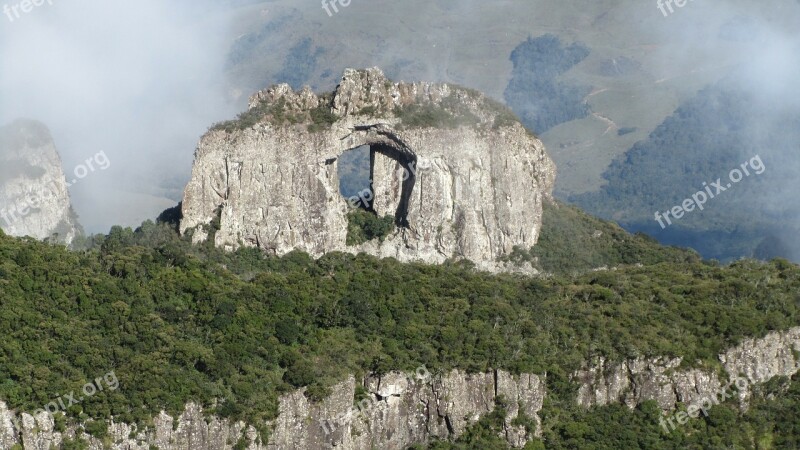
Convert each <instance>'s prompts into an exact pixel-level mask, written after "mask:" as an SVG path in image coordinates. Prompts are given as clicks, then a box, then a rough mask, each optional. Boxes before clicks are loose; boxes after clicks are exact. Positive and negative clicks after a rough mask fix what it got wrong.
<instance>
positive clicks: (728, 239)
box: [570, 74, 800, 260]
mask: <svg viewBox="0 0 800 450" xmlns="http://www.w3.org/2000/svg"><path fill="white" fill-rule="evenodd" d="M742 78H743V76H742V75H740V74H734V75H732V76H730V77H728V78H726V79H724V80H722V81H720V82H718V83H717V84H715V85H712V86H710V87H708V88H706V89H704V90H702V91H700V92H699V93H697V95H696V96H695V97H693V98H691V99H689V100H688V101H686V102H685V103H684V104H683V105H681V106H680V107H679V108H678V109H677V110H676V111H675V113H674V114H673V115H672V116H670V117H668V118H667V119H666V120H665V121H664V122H663V123H662V124H661V125H659V126H658V127H657V128H656V129H655V131H653V133H652V134H651V135H650V136H649V137H648V138H647V139H646V140H644V141H641V142H638V143H636V144H635V145H634V146H633V147H632V148H631V149H630V150H629V151H628V152H627V153H626V154H625V155H624V156H622V157H620V158H619V159H617V160H615V161H614V162H613V163H612V164H611V166H610V167H609V168H608V170H607V171H606V173H605V174H604V177H605V179H606V180H607V181H608V183H607V185H606V186H604V187H603V188H602V189H601V190H600V191H598V192H594V193H589V194H583V195H579V196H575V197H573V198H570V202H573V203H576V204H577V205H579V206H580V207H582V208H584V209H585V210H586V211H588V212H590V213H592V214H596V215H598V216H600V217H604V218H612V219H614V220H615V221H618V222H620V223H621V224H622V225H623V226H624V227H625V229H627V230H631V231H642V232H645V233H648V234H649V235H651V236H654V237H656V238H657V239H658V240H659V241H660V242H662V243H667V244H672V245H681V246H690V247H692V248H694V249H696V250H698V251H699V252H700V253H701V254H702V255H703V256H705V257H707V258H716V259H719V260H730V259H732V258H737V257H739V256H741V255H750V256H757V257H765V258H771V257H786V258H790V259H796V258H797V257H798V255H800V248H798V246H797V244H796V238H795V236H796V235H797V231H798V230H797V226H796V225H795V224H796V223H797V219H798V217H800V204H798V202H797V200H796V198H795V196H794V195H793V194H790V193H792V192H795V191H796V190H797V186H796V178H797V176H796V174H797V172H798V171H799V170H800V167H798V165H797V161H796V158H795V157H794V155H795V154H796V152H797V149H796V147H797V142H798V140H800V108H794V109H793V108H792V107H783V108H781V109H779V110H776V109H775V108H774V105H773V103H772V102H771V101H770V99H769V98H765V97H763V96H759V95H756V94H753V93H751V90H750V89H747V88H745V87H744V86H745V85H746V83H747V81H746V80H743V79H742ZM755 156H758V157H759V158H760V160H761V161H762V162H763V166H764V170H763V171H762V173H760V174H756V173H754V172H753V171H752V170H751V171H750V172H751V174H750V175H749V176H745V177H743V179H742V180H741V181H740V182H738V183H736V184H733V185H732V186H731V187H728V186H727V184H728V183H730V179H729V175H730V171H731V170H734V169H740V166H741V164H742V163H744V162H746V161H749V160H751V159H752V158H753V157H755ZM717 178H721V180H722V185H723V186H722V187H723V188H725V191H724V192H720V193H718V194H719V195H718V196H716V197H714V198H713V199H709V200H708V202H707V203H706V204H705V206H704V209H703V210H702V211H700V210H695V211H693V212H691V213H688V214H686V215H685V216H684V217H682V218H681V219H680V220H676V221H674V223H673V224H672V225H671V226H667V227H666V228H665V229H662V227H661V226H660V225H659V224H658V222H656V221H655V219H654V214H655V212H656V211H660V212H664V211H667V210H668V209H670V208H672V207H673V206H676V205H680V204H681V203H682V202H683V201H684V199H687V198H689V197H691V196H692V194H695V193H696V192H697V191H701V190H703V189H704V184H703V183H712V182H715V181H716V180H717ZM714 191H716V189H714ZM762 244H763V245H762Z"/></svg>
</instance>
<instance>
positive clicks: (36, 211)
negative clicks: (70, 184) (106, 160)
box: [0, 120, 80, 243]
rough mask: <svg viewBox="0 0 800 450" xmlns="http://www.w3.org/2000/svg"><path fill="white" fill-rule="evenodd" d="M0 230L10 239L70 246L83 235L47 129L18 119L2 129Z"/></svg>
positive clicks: (59, 159) (59, 158)
mask: <svg viewBox="0 0 800 450" xmlns="http://www.w3.org/2000/svg"><path fill="white" fill-rule="evenodd" d="M0 228H1V229H2V230H3V231H4V232H5V233H7V234H10V235H12V236H31V237H34V238H36V239H44V238H50V237H53V235H54V234H58V237H57V240H58V241H61V242H66V243H70V242H72V240H73V239H74V238H75V236H76V235H77V234H78V233H79V232H80V226H79V225H78V223H77V219H76V216H75V213H74V212H73V210H72V206H71V204H70V199H69V192H68V191H67V181H66V179H65V178H64V172H63V169H62V167H61V157H60V156H59V155H58V152H57V151H56V147H55V144H54V143H53V138H52V136H51V135H50V132H49V131H48V129H47V127H46V126H44V125H43V124H41V123H39V122H35V121H30V120H17V121H15V122H13V123H11V124H10V125H6V126H4V127H0Z"/></svg>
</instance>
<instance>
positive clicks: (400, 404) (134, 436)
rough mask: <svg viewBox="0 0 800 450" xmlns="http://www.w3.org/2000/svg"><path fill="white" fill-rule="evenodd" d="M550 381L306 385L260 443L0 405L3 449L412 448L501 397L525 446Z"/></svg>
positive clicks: (701, 374) (475, 377)
mask: <svg viewBox="0 0 800 450" xmlns="http://www.w3.org/2000/svg"><path fill="white" fill-rule="evenodd" d="M798 353H800V327H798V328H793V329H791V330H788V331H785V332H775V333H770V334H768V335H767V336H764V337H762V338H758V339H748V340H746V341H744V342H742V343H741V344H740V345H737V346H735V347H733V348H731V349H729V350H727V351H725V352H724V353H723V354H722V355H720V361H721V362H722V364H723V366H724V367H725V370H726V371H727V374H726V375H724V376H723V375H717V374H716V373H711V372H708V371H703V370H699V369H690V370H681V369H679V368H678V367H679V365H680V360H678V359H665V358H653V359H650V360H631V361H626V362H624V363H622V364H617V365H609V364H607V363H606V361H604V360H597V361H594V362H593V363H592V364H591V365H590V366H589V365H587V368H585V369H584V370H581V371H579V372H578V373H576V374H575V375H574V381H575V382H577V383H579V385H580V387H579V395H578V398H577V401H578V403H579V404H580V405H582V406H584V407H589V406H592V405H606V404H609V403H614V402H621V403H624V404H626V405H628V406H629V407H635V406H636V405H637V404H639V403H641V402H643V401H645V400H655V401H656V402H657V403H658V404H659V406H660V407H661V408H662V409H664V410H665V411H667V410H671V409H673V408H675V406H676V404H677V403H678V402H681V403H684V404H687V405H688V404H696V403H697V402H698V401H700V400H701V399H703V398H707V397H711V396H714V395H715V394H716V393H717V392H719V391H720V389H721V388H722V387H723V386H724V385H725V384H727V381H725V380H723V379H722V378H727V380H732V379H733V378H734V377H737V376H744V377H746V379H747V380H748V386H749V385H750V384H759V383H764V382H766V381H769V379H771V378H772V377H775V376H791V375H794V374H795V373H797V371H798V369H800V359H798V357H797V356H796V355H797V354H798ZM544 381H545V380H544V378H543V377H540V376H537V375H531V374H523V375H520V376H512V375H510V374H508V373H507V372H503V371H496V372H493V373H486V374H466V373H463V372H460V371H458V370H454V371H452V372H450V373H448V374H445V375H441V376H429V374H427V373H426V372H425V373H420V371H418V372H417V373H416V374H404V373H399V372H392V373H389V374H386V375H384V376H381V377H367V378H366V379H364V380H358V381H357V380H356V379H355V378H354V377H349V378H348V379H346V380H345V381H343V382H341V383H339V384H338V385H336V386H334V387H333V388H332V389H331V392H332V394H331V395H330V396H329V397H327V398H326V399H324V400H323V401H321V402H319V403H312V402H310V401H309V400H308V399H307V398H306V397H305V395H304V393H303V390H298V391H295V392H293V393H290V394H287V395H284V396H283V397H281V398H280V402H279V415H278V417H277V419H275V420H274V421H272V422H271V423H268V424H266V425H267V427H268V428H269V429H271V430H272V433H271V434H270V438H269V442H268V443H267V444H262V443H261V441H260V439H259V438H258V432H257V431H256V429H255V428H254V427H252V426H248V425H246V424H245V423H243V422H230V421H228V420H220V419H218V418H215V417H209V416H207V415H206V414H204V412H203V410H202V408H200V407H199V406H198V405H195V404H192V403H190V404H188V405H186V409H185V411H184V412H183V413H182V414H181V415H180V416H179V417H177V418H173V417H170V416H169V415H167V414H166V413H163V412H162V413H161V414H159V415H158V416H157V417H155V418H154V419H153V426H152V427H150V428H147V429H144V430H138V429H137V428H136V427H134V426H131V425H127V424H119V423H112V424H111V425H110V426H109V437H108V438H106V439H104V440H102V441H101V440H98V439H94V438H91V437H89V436H87V435H86V434H85V433H83V432H82V431H80V430H78V429H76V427H74V426H71V427H67V429H66V430H64V431H63V432H57V431H55V430H54V422H53V419H52V417H50V416H49V415H48V414H47V413H41V414H39V415H38V416H37V417H33V416H31V415H29V414H26V413H22V414H17V413H15V412H14V411H9V410H8V408H7V407H6V404H5V403H3V402H0V449H8V448H11V447H12V446H13V445H15V444H20V443H21V442H22V443H24V448H25V449H26V450H49V449H50V448H51V447H55V448H58V447H59V446H60V444H61V443H62V442H63V441H64V439H71V438H74V437H75V436H76V435H80V436H82V437H83V438H84V439H86V440H87V441H88V442H89V448H90V449H91V450H101V449H112V450H149V449H150V446H151V445H152V446H157V447H158V448H159V449H160V450H230V449H232V448H233V446H234V445H236V444H237V443H238V442H240V440H241V441H242V442H243V443H245V444H246V446H247V448H248V449H250V450H268V449H269V450H273V449H300V450H315V449H323V448H337V449H342V450H362V449H363V450H368V449H373V448H381V449H405V448H407V447H409V446H410V445H412V444H415V443H425V442H429V441H431V440H433V439H453V438H456V437H458V436H459V435H461V434H462V433H463V432H464V431H465V430H466V429H467V427H469V425H471V424H473V423H475V422H477V421H478V420H479V419H480V418H481V417H482V416H483V415H484V414H486V413H488V412H490V411H492V410H493V409H494V405H495V399H496V398H497V397H498V396H502V397H503V398H504V399H505V400H506V402H507V411H508V419H507V422H506V427H505V430H504V434H505V436H504V437H505V438H506V440H507V442H508V443H509V444H510V445H511V446H513V447H517V448H519V447H522V446H524V445H525V443H526V442H527V441H528V440H529V439H530V438H531V437H533V436H539V435H540V433H541V420H540V418H539V416H538V415H539V412H540V411H541V408H542V404H543V401H544V397H545V395H546V392H545V383H544ZM357 385H361V386H363V387H364V388H365V391H366V395H365V397H364V398H363V399H361V400H360V401H359V402H358V403H357V404H354V400H353V399H354V398H355V392H356V386H357ZM746 397H747V391H746V390H745V391H743V393H742V395H741V396H740V400H741V401H742V405H743V407H746V400H747V398H746ZM520 412H523V413H524V415H525V416H526V417H527V418H528V419H530V420H531V422H532V423H533V424H534V430H533V433H532V435H533V436H531V435H528V434H527V433H526V431H525V430H524V429H523V428H522V427H520V426H514V425H512V422H513V421H514V419H515V418H516V417H518V416H519V414H520Z"/></svg>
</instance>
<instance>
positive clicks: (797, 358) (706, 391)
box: [574, 328, 800, 410]
mask: <svg viewBox="0 0 800 450" xmlns="http://www.w3.org/2000/svg"><path fill="white" fill-rule="evenodd" d="M719 360H720V363H721V365H722V367H723V368H724V369H725V375H726V378H727V380H725V381H724V382H723V380H721V379H720V377H719V376H718V375H717V374H716V373H714V372H711V371H703V370H699V369H689V370H679V366H680V363H681V360H680V359H679V358H675V359H668V358H652V359H634V360H630V361H624V362H622V363H621V364H617V365H608V364H606V361H605V360H603V359H602V358H601V359H599V360H598V361H595V362H594V364H592V366H591V367H587V368H585V369H584V370H581V371H579V372H578V373H577V374H576V375H575V377H574V378H575V379H576V381H577V382H579V383H580V389H579V390H578V404H580V405H582V406H584V407H589V406H593V405H606V404H609V403H617V402H622V403H625V404H626V405H628V406H629V407H631V408H633V407H635V406H636V405H638V404H640V403H642V402H644V401H646V400H655V401H656V402H657V403H658V405H659V407H660V408H661V409H663V410H670V409H673V408H675V406H676V404H677V403H678V402H681V403H683V404H694V403H697V402H698V401H700V400H702V399H704V398H710V397H713V396H714V394H715V393H718V392H720V391H721V390H722V389H723V387H724V386H726V385H728V383H729V382H730V381H731V380H734V379H736V378H738V377H742V378H744V379H745V380H747V386H751V385H754V384H761V383H766V382H767V381H769V380H770V379H771V378H773V377H776V376H787V377H791V376H793V375H794V374H796V373H797V372H798V370H800V328H793V329H791V330H788V331H785V332H774V333H770V334H768V335H766V336H765V337H763V338H760V339H747V340H745V341H744V342H742V343H741V344H739V345H737V346H736V347H733V348H731V349H728V350H727V351H725V352H724V353H723V354H721V355H719ZM739 392H740V395H739V399H740V400H741V401H742V402H743V406H746V404H747V397H748V395H749V388H748V387H745V389H742V390H739Z"/></svg>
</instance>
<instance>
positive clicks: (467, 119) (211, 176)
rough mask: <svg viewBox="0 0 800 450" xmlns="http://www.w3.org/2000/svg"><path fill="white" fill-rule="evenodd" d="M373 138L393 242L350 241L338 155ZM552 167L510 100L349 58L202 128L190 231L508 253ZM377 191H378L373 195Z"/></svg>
mask: <svg viewBox="0 0 800 450" xmlns="http://www.w3.org/2000/svg"><path fill="white" fill-rule="evenodd" d="M364 145H368V146H370V149H371V175H372V192H374V198H371V199H369V205H368V206H369V207H370V208H371V209H372V210H374V211H375V212H376V213H377V214H379V215H381V216H383V215H392V216H394V218H395V222H396V224H397V228H396V231H395V232H394V233H393V234H392V235H390V236H388V237H387V238H386V239H385V240H383V241H377V240H376V241H372V242H367V243H365V244H361V245H358V246H348V245H347V244H346V240H347V226H348V219H347V215H348V211H349V210H350V208H351V207H352V206H351V205H349V204H348V201H347V199H345V198H343V197H342V196H341V195H340V194H339V174H338V158H339V157H340V156H341V155H342V153H344V152H345V151H347V150H350V149H354V148H357V147H361V146H364ZM554 179H555V167H554V165H553V162H552V161H551V159H550V157H549V156H548V155H547V153H546V152H545V150H544V147H543V145H542V143H541V142H540V141H539V140H538V139H536V138H535V137H534V136H533V135H531V134H530V133H528V132H527V131H526V130H525V128H524V127H523V126H522V125H521V124H520V123H519V122H518V121H517V120H516V118H515V117H514V116H513V115H512V114H510V113H509V111H508V110H507V109H506V108H505V107H503V106H502V105H499V104H497V103H496V102H494V101H492V100H490V99H488V98H486V97H485V96H484V95H483V94H480V93H477V92H475V91H471V90H468V89H464V88H460V87H457V86H453V85H448V84H431V83H413V84H410V83H394V82H391V81H389V80H387V79H386V78H385V77H384V75H383V73H382V72H381V71H380V70H378V69H369V70H362V71H356V70H347V71H346V72H345V74H344V76H343V78H342V80H341V83H340V84H339V86H338V87H337V89H336V90H335V92H333V93H331V94H327V95H321V96H317V95H315V94H314V93H312V92H311V91H310V90H309V89H304V90H302V91H300V92H295V91H293V90H292V89H291V88H290V87H289V86H288V85H278V86H275V87H272V88H270V89H267V90H264V91H262V92H259V93H257V94H256V95H254V96H253V98H252V99H251V102H250V110H249V111H248V112H246V113H244V114H243V115H242V116H241V117H240V120H239V121H233V122H228V123H224V124H220V125H218V126H216V127H214V128H213V129H212V130H210V131H209V132H208V133H207V134H206V135H205V136H204V137H203V138H202V140H201V141H200V144H199V146H198V149H197V151H196V154H195V162H194V167H193V172H192V178H191V180H190V182H189V184H188V185H187V187H186V190H185V194H184V201H183V221H182V222H181V231H182V232H184V233H186V232H187V231H189V230H192V231H193V232H194V235H193V236H194V238H195V240H198V241H202V240H205V239H207V237H208V231H209V230H210V228H211V227H208V226H207V225H208V224H210V223H212V222H216V219H217V218H219V226H218V228H219V229H218V230H216V232H215V234H214V240H215V244H216V245H217V246H220V247H224V248H226V249H235V248H237V247H240V246H255V247H259V248H262V249H264V250H267V251H270V252H273V253H276V254H279V255H282V254H285V253H288V252H290V251H292V250H295V249H299V250H303V251H306V252H308V253H309V254H311V255H313V256H315V257H318V256H321V255H322V254H324V253H327V252H331V251H346V252H352V253H356V252H362V251H363V252H367V253H370V254H373V255H377V256H380V257H394V258H397V259H399V260H401V261H424V262H428V263H440V262H443V261H445V260H446V259H448V258H465V259H469V260H471V261H473V262H475V263H476V264H477V265H478V267H479V268H482V269H485V270H491V271H498V270H503V269H504V266H503V265H502V264H500V263H498V258H500V257H502V256H505V255H508V254H509V253H511V252H512V250H513V249H514V247H515V246H520V247H522V248H525V249H528V248H530V247H531V246H533V245H534V244H535V243H536V241H537V239H538V237H539V232H540V230H541V217H542V201H543V200H544V199H545V198H547V197H549V196H550V195H551V192H552V189H553V183H554ZM371 197H372V196H371Z"/></svg>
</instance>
